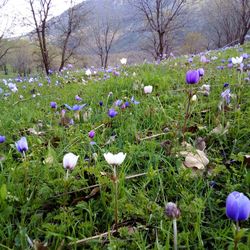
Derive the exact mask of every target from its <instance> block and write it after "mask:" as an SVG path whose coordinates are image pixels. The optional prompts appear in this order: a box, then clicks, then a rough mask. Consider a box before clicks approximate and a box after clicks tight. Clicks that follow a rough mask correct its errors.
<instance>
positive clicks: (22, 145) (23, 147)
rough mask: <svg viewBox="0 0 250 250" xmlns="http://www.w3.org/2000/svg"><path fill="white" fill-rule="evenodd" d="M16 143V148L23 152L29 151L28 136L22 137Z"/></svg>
mask: <svg viewBox="0 0 250 250" xmlns="http://www.w3.org/2000/svg"><path fill="white" fill-rule="evenodd" d="M15 145H16V149H17V150H18V151H19V152H20V153H22V154H23V153H25V152H26V151H28V142H27V139H26V137H22V138H21V139H20V140H19V141H17V142H15Z"/></svg>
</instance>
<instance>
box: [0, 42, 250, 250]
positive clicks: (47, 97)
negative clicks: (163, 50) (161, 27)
mask: <svg viewBox="0 0 250 250" xmlns="http://www.w3.org/2000/svg"><path fill="white" fill-rule="evenodd" d="M243 53H249V54H250V45H249V44H247V45H245V46H244V47H243V48H231V49H227V50H224V51H211V52H210V53H209V54H207V55H206V57H207V58H208V59H210V62H209V63H201V62H200V56H195V57H194V58H193V62H192V63H188V58H185V57H181V58H176V59H171V60H166V61H163V62H162V63H160V64H158V65H155V64H146V63H145V64H143V65H138V66H122V67H121V68H119V69H117V71H119V72H120V75H119V76H115V74H114V73H104V72H100V71H98V72H97V74H96V75H93V74H92V76H89V77H88V76H86V75H85V70H80V71H74V70H71V71H70V70H69V71H65V72H63V73H62V74H60V75H57V74H53V75H51V76H50V80H49V81H48V79H46V78H44V77H41V76H37V79H34V80H33V81H30V82H29V81H28V79H27V80H26V81H23V82H17V83H16V86H17V88H18V91H17V92H16V93H13V92H12V91H10V90H9V89H8V86H6V85H4V83H3V82H1V83H0V88H2V89H3V93H2V94H0V105H1V111H0V114H1V115H0V117H1V119H0V135H4V136H5V137H6V141H5V142H3V143H1V144H0V213H1V215H0V249H31V248H32V247H33V248H34V249H172V247H173V230H172V220H171V219H170V218H168V217H167V216H166V215H165V212H164V211H165V205H166V203H167V202H175V203H177V206H178V207H179V209H180V212H181V216H180V218H178V220H177V227H178V247H179V249H216V250H218V249H233V247H234V227H235V226H234V222H233V221H231V220H230V219H228V218H227V216H226V213H225V202H226V198H227V196H228V194H229V193H231V192H232V191H235V190H236V191H239V192H243V193H244V194H245V195H247V196H248V197H249V195H250V189H249V188H250V173H249V166H250V161H249V158H248V157H247V155H250V140H249V138H250V127H249V124H250V80H249V75H248V73H249V72H250V65H249V64H250V55H249V58H246V59H244V61H243V62H244V65H245V67H244V70H237V68H238V66H237V65H233V66H232V67H228V66H227V65H228V59H229V58H231V57H236V56H240V55H241V54H243ZM220 66H223V68H222V67H220ZM201 67H202V68H204V70H205V75H204V77H202V78H201V79H200V81H199V83H198V84H194V85H188V84H186V81H185V75H186V72H187V71H188V70H190V69H198V68H201ZM247 67H248V70H249V71H248V72H247ZM92 73H93V72H92ZM104 74H107V75H108V76H110V78H108V77H107V76H105V75H104ZM104 78H105V80H104ZM107 78H108V79H107ZM8 82H15V80H8ZM39 83H42V84H39ZM225 83H228V84H229V86H228V87H224V84H225ZM204 84H206V85H208V84H209V85H210V87H211V89H210V92H209V94H206V93H204V89H203V90H202V89H201V86H202V85H204ZM147 85H152V86H153V91H152V93H151V94H145V93H144V91H143V86H147ZM23 86H25V87H23ZM228 88H230V91H231V93H230V94H231V96H230V103H226V101H225V100H224V99H223V98H222V97H221V93H222V92H223V91H225V90H226V89H228ZM190 91H192V95H193V94H196V95H197V100H196V101H195V100H193V101H191V102H190V108H189V112H188V115H187V112H186V110H187V105H188V93H190ZM6 92H8V93H10V95H9V96H8V95H6ZM4 94H5V95H4ZM204 94H205V95H204ZM76 95H78V96H80V97H81V98H82V101H76V100H75V96H76ZM132 97H134V99H135V100H136V101H138V102H140V103H135V102H133V101H131V98H132ZM117 100H122V102H123V104H125V102H126V101H128V102H129V106H127V104H126V107H125V106H124V105H122V104H121V105H120V106H116V105H117V104H119V103H117V102H116V101H117ZM51 102H56V103H57V108H56V109H54V108H51V106H50V103H51ZM100 102H101V103H100ZM77 103H78V104H87V105H86V106H85V107H83V108H82V109H81V110H80V111H79V112H78V113H77V112H75V111H70V110H68V109H67V108H66V106H65V104H68V105H70V106H73V105H75V104H77ZM111 108H114V109H115V110H116V111H117V112H118V114H117V115H116V116H115V117H113V118H111V117H109V116H108V110H109V109H111ZM62 109H65V110H67V111H66V114H65V116H66V118H65V117H64V118H62V115H61V110H62ZM78 115H79V117H78ZM185 117H186V119H185ZM78 118H79V119H78ZM70 119H74V124H73V125H72V124H71V123H72V122H70ZM185 120H186V128H184V123H185ZM91 130H94V131H95V136H94V137H93V138H89V135H88V133H89V132H90V131H91ZM22 136H25V137H26V138H27V141H28V150H27V152H26V153H25V155H22V154H21V153H20V152H18V150H17V149H16V146H15V142H17V141H18V140H19V139H20V138H21V137H22ZM199 142H202V145H203V149H202V150H201V151H203V152H204V155H205V156H206V157H207V159H208V160H209V163H208V164H205V165H206V166H203V167H202V169H197V167H187V164H185V163H186V162H185V160H186V158H185V153H187V152H189V153H193V154H195V152H196V150H197V148H198V149H200V145H199ZM187 143H188V145H189V146H188V147H187V146H185V145H187ZM204 145H205V149H204ZM69 152H72V153H74V154H75V155H78V156H79V159H78V162H77V165H76V167H75V168H74V169H73V171H70V172H69V177H68V178H66V170H65V169H64V167H63V157H64V155H65V154H66V153H69ZM107 152H111V153H118V152H123V153H126V158H125V160H124V162H123V163H122V164H121V165H120V166H118V167H117V171H118V177H117V178H118V181H117V183H118V225H115V215H114V211H115V209H114V207H115V185H114V183H115V179H114V176H113V167H112V166H109V165H108V163H107V162H106V161H105V158H104V156H103V154H104V153H107ZM202 163H203V162H202ZM240 227H241V228H244V229H245V230H243V231H241V232H242V235H241V239H240V242H239V244H238V247H239V249H249V247H250V233H249V221H242V222H240ZM117 228H118V229H117ZM116 229H117V230H116ZM106 232H107V233H106ZM243 232H244V233H243ZM105 233H106V234H105ZM101 234H104V236H103V237H101V238H100V237H94V236H98V235H101ZM81 240H82V241H81Z"/></svg>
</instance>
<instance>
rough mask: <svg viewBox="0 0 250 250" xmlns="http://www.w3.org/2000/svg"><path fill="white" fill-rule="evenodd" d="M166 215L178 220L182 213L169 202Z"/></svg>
mask: <svg viewBox="0 0 250 250" xmlns="http://www.w3.org/2000/svg"><path fill="white" fill-rule="evenodd" d="M165 214H166V215H167V216H168V217H169V218H171V219H178V218H179V217H180V215H181V212H180V209H179V208H178V207H177V205H176V204H175V203H173V202H168V203H167V204H166V206H165Z"/></svg>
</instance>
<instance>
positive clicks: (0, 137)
mask: <svg viewBox="0 0 250 250" xmlns="http://www.w3.org/2000/svg"><path fill="white" fill-rule="evenodd" d="M5 140H6V138H5V136H4V135H0V143H4V142H5Z"/></svg>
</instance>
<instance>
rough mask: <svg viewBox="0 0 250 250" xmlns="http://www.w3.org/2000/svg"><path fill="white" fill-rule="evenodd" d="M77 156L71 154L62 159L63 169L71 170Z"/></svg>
mask: <svg viewBox="0 0 250 250" xmlns="http://www.w3.org/2000/svg"><path fill="white" fill-rule="evenodd" d="M78 158H79V156H77V155H75V154H73V153H67V154H66V155H64V157H63V167H64V168H65V169H70V170H73V169H74V168H75V166H76V164H77V161H78Z"/></svg>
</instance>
